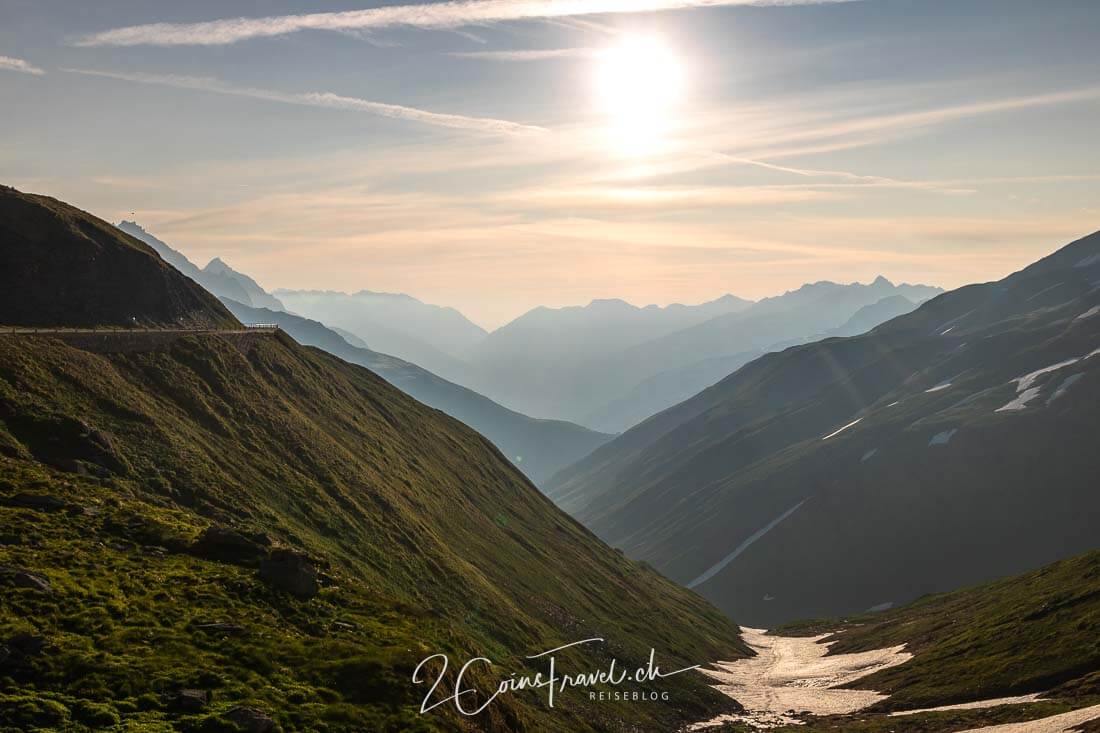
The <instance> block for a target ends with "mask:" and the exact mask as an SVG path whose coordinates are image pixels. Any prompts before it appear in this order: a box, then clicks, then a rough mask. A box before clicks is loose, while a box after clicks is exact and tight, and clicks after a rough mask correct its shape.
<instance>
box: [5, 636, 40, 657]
mask: <svg viewBox="0 0 1100 733" xmlns="http://www.w3.org/2000/svg"><path fill="white" fill-rule="evenodd" d="M5 646H6V647H7V648H8V649H10V650H11V651H13V652H16V653H18V654H22V655H23V656H25V657H33V656H34V655H36V654H41V653H42V650H43V649H45V648H46V637H44V636H38V635H37V634H27V633H22V634H16V635H15V636H12V637H11V638H9V639H8V640H7V642H6V643H5Z"/></svg>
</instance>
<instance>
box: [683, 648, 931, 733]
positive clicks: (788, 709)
mask: <svg viewBox="0 0 1100 733" xmlns="http://www.w3.org/2000/svg"><path fill="white" fill-rule="evenodd" d="M742 636H743V638H744V639H745V642H746V643H748V644H749V645H750V646H751V647H752V648H753V649H755V650H756V653H757V655H756V656H755V657H752V658H750V659H742V660H738V661H736V662H718V663H717V664H715V665H714V666H715V669H712V670H703V672H704V673H705V674H707V675H708V676H710V677H711V678H712V679H714V680H716V681H717V682H718V683H719V684H718V685H717V687H718V689H719V690H721V691H722V692H724V693H726V694H727V695H729V696H730V697H732V698H734V699H735V700H737V701H738V702H739V703H741V705H743V706H744V707H745V713H743V714H741V715H723V716H720V717H718V718H715V719H713V720H708V721H706V722H703V723H697V724H696V725H694V726H692V728H691V729H692V730H703V729H705V728H708V727H712V726H717V725H720V724H721V723H724V722H728V721H739V722H745V723H750V724H752V725H754V726H756V727H758V728H776V727H779V726H781V725H790V724H792V723H797V722H798V720H797V718H796V717H795V716H794V714H795V713H803V714H805V713H809V714H812V715H842V714H846V713H853V712H856V711H857V710H862V709H863V708H865V707H867V706H869V705H872V704H874V703H876V702H878V701H879V700H882V699H884V698H885V695H881V694H879V693H877V692H874V691H870V690H840V689H836V687H837V686H838V685H843V684H845V683H847V682H851V681H853V680H856V679H859V678H860V677H864V676H866V675H868V674H871V673H872V672H877V671H878V670H880V669H885V668H887V667H893V666H895V665H898V664H902V663H904V662H906V661H908V660H909V659H911V658H912V655H910V654H908V653H907V652H904V651H902V647H900V646H897V647H893V648H890V649H877V650H875V651H870V652H860V653H858V654H838V655H835V656H829V657H826V656H825V653H826V652H827V651H828V649H829V647H828V645H826V644H821V643H819V642H820V641H821V640H822V639H824V638H825V637H824V636H815V637H787V636H768V635H767V632H766V631H764V630H761V629H742Z"/></svg>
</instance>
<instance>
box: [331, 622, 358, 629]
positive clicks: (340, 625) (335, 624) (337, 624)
mask: <svg viewBox="0 0 1100 733" xmlns="http://www.w3.org/2000/svg"><path fill="white" fill-rule="evenodd" d="M332 628H333V629H335V630H336V631H355V630H356V629H357V628H359V627H358V626H356V625H355V624H353V623H351V622H349V621H333V622H332Z"/></svg>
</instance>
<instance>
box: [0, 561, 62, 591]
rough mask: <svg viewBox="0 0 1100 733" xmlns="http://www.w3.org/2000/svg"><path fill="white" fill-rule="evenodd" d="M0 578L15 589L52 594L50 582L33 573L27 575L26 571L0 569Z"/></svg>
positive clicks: (7, 568)
mask: <svg viewBox="0 0 1100 733" xmlns="http://www.w3.org/2000/svg"><path fill="white" fill-rule="evenodd" d="M0 578H2V579H4V580H7V581H8V582H9V583H11V584H12V585H14V586H15V587H16V588H30V589H31V590H36V591H38V592H40V593H53V588H51V587H50V581H48V580H46V579H45V578H43V577H41V576H38V575H35V574H34V573H28V572H27V571H26V570H19V569H18V568H9V567H0Z"/></svg>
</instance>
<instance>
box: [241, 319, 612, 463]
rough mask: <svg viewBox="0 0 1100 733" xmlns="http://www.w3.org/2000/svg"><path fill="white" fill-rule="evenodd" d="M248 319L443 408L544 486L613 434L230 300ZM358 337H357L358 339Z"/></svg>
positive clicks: (317, 325)
mask: <svg viewBox="0 0 1100 733" xmlns="http://www.w3.org/2000/svg"><path fill="white" fill-rule="evenodd" d="M225 305H226V306H227V307H228V308H229V310H230V311H231V312H232V313H233V314H234V315H235V316H236V317H237V318H240V319H241V320H243V321H247V322H250V323H277V324H279V326H280V327H281V328H282V329H283V330H285V331H286V332H287V333H289V334H290V335H291V337H293V338H294V339H295V340H296V341H298V343H301V344H304V345H306V346H316V347H318V348H320V349H324V350H325V351H327V352H329V353H330V354H333V355H335V356H338V357H340V358H341V359H343V360H344V361H347V362H350V363H352V364H358V365H360V366H364V367H366V368H368V369H370V370H371V371H373V372H374V373H376V374H378V375H380V376H381V377H382V378H383V379H385V380H386V381H388V382H389V383H390V384H392V385H394V386H395V387H397V388H398V389H400V390H401V391H403V392H405V393H406V394H409V395H411V396H413V397H415V398H416V399H418V400H420V401H421V402H423V403H424V404H426V405H428V406H429V407H434V408H436V409H437V410H442V411H443V412H445V413H447V414H448V415H450V416H452V417H454V418H457V419H458V420H461V421H462V422H464V423H466V424H467V425H469V426H470V427H472V428H473V429H474V430H477V431H478V432H479V433H481V434H482V435H484V436H485V437H487V438H488V439H489V440H491V441H492V442H493V444H494V445H495V446H497V447H498V448H499V449H500V450H501V451H502V452H503V453H504V455H505V456H507V457H508V459H509V460H511V461H512V462H513V463H515V464H516V465H517V466H518V467H519V468H520V470H522V471H523V472H524V473H525V474H526V475H527V477H528V478H530V479H531V480H532V481H534V482H535V484H541V483H542V482H543V481H546V480H547V479H549V478H550V476H552V475H553V474H554V473H556V472H557V471H558V470H559V469H561V468H563V467H565V466H568V465H570V464H572V463H574V462H576V461H578V460H580V459H581V458H583V457H584V456H586V455H588V454H589V453H591V452H592V451H593V450H595V449H596V448H598V447H599V446H600V445H603V444H604V443H606V442H607V441H608V440H610V439H611V437H612V436H610V435H606V434H604V433H597V432H595V431H592V430H588V429H587V428H582V427H581V426H579V425H573V424H572V423H567V422H562V421H558V420H536V419H534V418H531V417H527V416H526V415H521V414H519V413H518V412H513V411H511V410H509V409H507V408H504V407H501V406H500V405H498V404H496V403H495V402H493V401H492V400H490V399H489V398H487V397H483V396H481V395H479V394H478V393H476V392H473V391H471V390H468V389H466V388H465V387H460V386H459V385H457V384H453V383H452V382H448V381H447V380H445V379H441V378H439V377H437V376H435V375H434V374H432V373H431V372H428V371H426V370H424V369H421V368H420V367H418V366H416V365H415V364H410V363H409V362H406V361H402V360H401V359H397V358H395V357H392V356H387V355H385V354H379V353H377V352H374V351H370V350H369V349H366V348H361V347H356V346H352V345H351V344H349V343H348V342H347V341H346V340H345V339H346V337H342V336H341V335H340V334H338V333H337V332H336V331H335V330H330V329H328V328H326V327H325V326H324V325H323V324H321V323H318V322H316V321H311V320H308V319H306V318H302V317H301V316H296V315H293V314H290V313H284V312H279V311H271V310H267V309H264V308H249V307H248V306H245V305H242V304H240V303H234V302H233V301H231V300H228V299H226V300H225ZM353 338H354V337H353Z"/></svg>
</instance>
